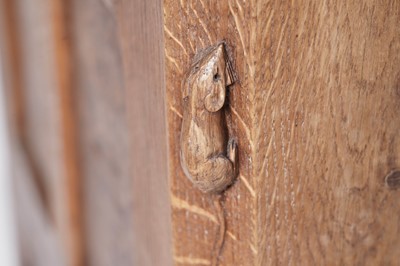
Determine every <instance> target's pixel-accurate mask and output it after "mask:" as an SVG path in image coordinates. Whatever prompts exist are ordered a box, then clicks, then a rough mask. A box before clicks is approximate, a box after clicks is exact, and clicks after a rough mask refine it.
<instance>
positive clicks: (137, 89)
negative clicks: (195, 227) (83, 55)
mask: <svg viewBox="0 0 400 266" xmlns="http://www.w3.org/2000/svg"><path fill="white" fill-rule="evenodd" d="M115 14H116V18H117V24H118V33H119V36H120V45H121V53H122V55H123V56H122V60H123V66H124V83H125V88H126V91H127V94H126V97H125V101H126V105H127V111H128V113H127V114H128V121H129V129H130V131H129V136H130V140H131V143H130V152H131V153H130V155H131V157H130V161H129V162H130V164H131V167H132V176H133V192H132V196H133V209H134V215H135V216H134V220H133V228H134V232H135V242H134V246H133V252H134V254H135V260H134V265H165V266H169V265H172V245H171V242H172V241H171V211H170V210H171V208H170V200H169V190H168V169H167V163H168V161H167V136H166V135H167V134H166V132H167V130H166V119H165V83H164V53H163V30H162V25H163V24H162V4H161V1H159V0H146V1H142V0H133V1H132V0H122V1H116V2H115Z"/></svg>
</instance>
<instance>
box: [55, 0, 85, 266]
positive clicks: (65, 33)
mask: <svg viewBox="0 0 400 266" xmlns="http://www.w3.org/2000/svg"><path fill="white" fill-rule="evenodd" d="M51 11H52V20H51V21H52V25H53V38H54V44H55V60H56V62H55V66H56V68H57V71H56V77H55V78H56V81H57V86H58V93H59V108H60V116H61V117H60V120H61V127H62V128H61V136H60V138H61V139H62V149H63V154H62V155H63V158H62V159H63V161H64V169H65V170H64V171H65V176H64V181H63V182H61V184H60V186H62V189H60V190H59V191H60V192H61V195H62V196H63V197H65V200H64V202H65V205H66V206H65V210H64V211H66V212H67V213H66V214H64V215H62V217H63V218H62V219H63V221H60V223H61V224H62V226H63V228H62V234H63V237H64V241H65V242H66V246H67V249H68V252H67V253H68V255H69V256H68V257H69V263H70V265H72V266H83V265H85V262H84V261H85V260H84V248H83V247H84V245H83V243H84V237H83V236H84V235H83V227H82V219H83V213H82V197H81V191H82V189H81V187H82V182H81V180H82V179H81V177H82V176H81V175H80V172H79V168H78V157H79V155H78V149H77V143H78V142H77V132H76V130H77V129H76V126H77V125H76V119H75V118H76V114H75V112H76V104H74V102H73V93H74V88H73V84H74V83H73V80H72V79H73V76H72V65H71V55H72V51H71V49H72V48H71V44H70V42H71V32H70V26H69V24H68V20H67V19H68V17H67V16H68V15H69V12H70V11H71V9H70V3H69V1H65V0H53V1H51Z"/></svg>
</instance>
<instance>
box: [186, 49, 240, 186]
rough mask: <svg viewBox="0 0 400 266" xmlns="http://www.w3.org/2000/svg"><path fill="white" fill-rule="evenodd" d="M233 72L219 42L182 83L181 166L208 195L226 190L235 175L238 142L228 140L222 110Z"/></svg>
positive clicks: (199, 58)
mask: <svg viewBox="0 0 400 266" xmlns="http://www.w3.org/2000/svg"><path fill="white" fill-rule="evenodd" d="M232 73H233V72H232V69H231V67H230V64H229V60H228V57H227V54H226V51H225V46H224V43H219V44H217V45H215V46H212V47H210V48H208V49H206V50H204V51H202V52H200V53H199V54H198V55H197V56H196V57H195V59H194V62H193V64H192V67H191V70H190V72H189V73H188V74H187V78H186V79H185V81H184V83H183V95H182V96H183V120H182V130H181V139H180V142H181V143H180V144H181V154H180V157H181V158H180V159H181V165H182V168H183V170H184V172H185V175H186V176H187V177H188V178H189V179H190V180H191V181H192V183H193V184H194V186H195V187H197V188H199V189H200V190H201V191H203V192H206V193H208V192H216V193H218V192H221V191H223V190H224V189H226V187H227V186H229V185H230V184H231V183H232V182H233V180H234V178H235V176H236V163H237V162H236V160H237V143H236V141H235V140H234V139H229V137H228V130H227V126H226V118H225V110H224V108H223V107H224V104H225V98H226V91H227V86H229V85H231V84H232V82H233V75H232Z"/></svg>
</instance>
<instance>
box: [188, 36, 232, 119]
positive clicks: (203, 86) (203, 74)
mask: <svg viewBox="0 0 400 266" xmlns="http://www.w3.org/2000/svg"><path fill="white" fill-rule="evenodd" d="M232 83H233V72H232V67H231V65H230V62H229V59H228V56H227V54H226V51H225V46H224V43H219V44H217V45H215V46H212V47H210V48H208V49H206V50H204V51H202V52H200V53H199V54H198V55H196V56H195V59H194V63H193V64H192V67H191V71H190V72H189V74H188V76H187V79H186V81H185V84H184V90H183V98H184V99H185V98H186V99H187V98H189V99H190V100H194V101H196V102H197V103H198V104H199V105H203V106H204V107H205V108H206V110H207V111H209V112H217V111H218V110H220V109H221V108H222V107H223V105H224V103H225V97H226V87H227V86H229V85H231V84H232Z"/></svg>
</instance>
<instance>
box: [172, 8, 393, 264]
mask: <svg viewBox="0 0 400 266" xmlns="http://www.w3.org/2000/svg"><path fill="white" fill-rule="evenodd" d="M399 25H400V2H398V1H384V2H382V1H375V0H369V1H344V0H343V1H292V2H289V1H265V0H258V1H241V0H237V1H190V0H188V1H187V0H182V1H172V0H165V1H164V36H165V60H166V90H167V112H168V135H169V160H170V168H169V169H170V171H169V174H170V179H171V199H172V208H173V212H172V220H173V238H174V261H175V264H176V265H210V264H211V263H212V261H213V260H214V256H215V253H214V252H213V249H214V243H215V241H216V238H217V237H218V228H219V224H218V219H217V210H216V209H215V208H214V205H213V202H212V200H211V199H210V197H209V196H208V195H205V194H203V193H201V192H199V191H198V190H197V189H196V188H194V187H193V185H192V184H191V183H190V182H189V180H188V179H187V178H186V177H185V175H184V173H183V171H182V168H181V166H180V163H179V151H180V145H179V143H180V141H179V132H180V128H181V122H182V90H181V86H180V84H181V82H182V78H183V77H184V73H185V72H186V71H187V70H188V68H189V67H190V61H191V59H192V58H193V56H194V55H195V54H196V52H197V51H199V50H200V49H203V48H205V47H208V46H209V45H212V44H214V43H216V42H218V41H221V40H225V41H226V43H227V47H228V53H229V55H230V56H231V57H232V58H233V60H234V69H235V70H236V73H237V76H238V82H237V83H235V84H234V85H233V87H232V89H231V90H230V98H229V100H230V116H229V120H228V123H229V128H230V130H231V132H232V134H233V135H234V136H235V137H236V138H237V140H238V145H239V171H240V173H239V177H238V178H237V181H236V182H235V183H234V185H233V186H232V187H231V188H229V189H228V190H227V191H226V192H225V193H224V201H223V209H224V212H225V217H226V237H225V243H224V246H223V249H222V252H221V255H220V257H219V264H220V265H276V264H282V265H313V264H316V265H396V264H398V263H399V257H398V251H399V249H400V240H399V239H400V238H399V234H400V231H399V222H400V221H399V217H400V202H399V200H398V197H399V195H400V194H399V193H400V192H399V190H396V189H391V188H393V184H395V183H396V182H392V181H393V180H395V175H392V179H390V178H389V183H388V182H386V183H387V184H386V183H385V177H386V176H387V175H388V174H390V173H391V172H392V171H393V170H396V169H398V168H399V167H400V158H399V156H398V154H399V153H400V134H399V129H400V112H399V103H400V102H399V99H400V93H399V91H400V90H399V88H400V83H399V80H400V60H399V59H400V27H399ZM390 184H392V185H390ZM391 186H392V187H391ZM394 188H395V187H394Z"/></svg>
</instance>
